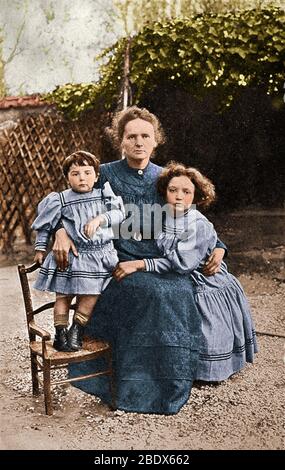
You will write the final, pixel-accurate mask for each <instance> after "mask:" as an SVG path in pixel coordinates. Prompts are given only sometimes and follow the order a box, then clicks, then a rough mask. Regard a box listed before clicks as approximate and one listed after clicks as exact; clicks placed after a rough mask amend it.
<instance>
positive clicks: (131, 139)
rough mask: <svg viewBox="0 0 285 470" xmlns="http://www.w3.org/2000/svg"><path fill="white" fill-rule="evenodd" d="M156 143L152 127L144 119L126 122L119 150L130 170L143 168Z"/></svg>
mask: <svg viewBox="0 0 285 470" xmlns="http://www.w3.org/2000/svg"><path fill="white" fill-rule="evenodd" d="M156 145H157V143H156V140H155V135H154V128H153V125H152V124H151V123H150V122H148V121H145V120H144V119H140V118H137V119H133V120H132V121H129V122H127V124H126V125H125V130H124V134H123V139H122V142H121V149H122V152H123V154H124V155H125V157H126V159H127V161H128V164H129V165H130V167H132V168H144V167H146V165H147V164H148V162H149V159H150V156H151V154H152V152H153V150H154V148H155V147H156Z"/></svg>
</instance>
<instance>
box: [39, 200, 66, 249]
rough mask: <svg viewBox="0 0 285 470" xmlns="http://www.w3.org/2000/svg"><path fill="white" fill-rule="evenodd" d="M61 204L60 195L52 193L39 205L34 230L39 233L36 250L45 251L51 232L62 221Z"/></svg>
mask: <svg viewBox="0 0 285 470" xmlns="http://www.w3.org/2000/svg"><path fill="white" fill-rule="evenodd" d="M61 207H62V206H61V202H60V197H59V194H58V193H50V194H49V195H48V196H46V197H45V198H44V199H43V200H42V201H41V202H40V203H39V205H38V208H37V217H36V219H35V220H34V222H33V224H32V229H33V230H36V231H37V236H36V241H35V249H36V250H39V251H45V250H46V249H47V246H48V242H49V238H50V235H51V232H52V231H53V230H54V229H55V227H56V225H57V224H58V222H59V220H60V219H61Z"/></svg>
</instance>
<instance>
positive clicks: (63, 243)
mask: <svg viewBox="0 0 285 470" xmlns="http://www.w3.org/2000/svg"><path fill="white" fill-rule="evenodd" d="M70 250H72V252H73V254H74V256H78V251H77V250H76V247H75V245H74V243H73V241H72V240H71V239H70V238H69V236H68V235H67V233H66V230H65V229H64V228H60V229H59V230H57V232H56V234H55V242H54V244H53V247H52V251H53V254H54V257H55V261H56V264H57V267H58V269H59V270H60V271H64V270H65V269H66V268H67V266H68V253H69V251H70Z"/></svg>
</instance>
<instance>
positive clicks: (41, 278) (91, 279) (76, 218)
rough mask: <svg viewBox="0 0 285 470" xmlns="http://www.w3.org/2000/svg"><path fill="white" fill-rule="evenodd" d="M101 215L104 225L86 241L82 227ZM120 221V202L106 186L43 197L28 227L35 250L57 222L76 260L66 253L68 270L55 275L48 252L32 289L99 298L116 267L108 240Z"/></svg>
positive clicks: (122, 210) (114, 252)
mask: <svg viewBox="0 0 285 470" xmlns="http://www.w3.org/2000/svg"><path fill="white" fill-rule="evenodd" d="M102 213H103V214H104V216H105V224H103V225H101V226H100V227H99V228H98V229H97V231H96V233H95V234H94V236H93V237H92V239H90V238H87V237H86V235H85V234H84V226H85V225H86V224H87V222H90V221H91V220H92V219H94V218H95V217H96V216H97V215H99V214H102ZM123 218H124V209H123V201H122V199H121V198H120V197H118V196H116V195H115V194H114V192H113V191H112V189H111V187H110V184H109V183H106V184H105V185H104V187H103V188H102V189H93V190H92V191H90V192H88V193H77V192H75V191H73V190H72V189H67V190H65V191H63V192H61V193H51V194H49V195H48V196H47V197H45V198H44V199H43V200H42V201H41V202H40V204H39V206H38V216H37V218H36V219H35V221H34V223H33V225H32V228H33V229H34V230H36V231H37V238H36V243H35V249H36V250H43V251H45V250H46V248H47V245H48V242H49V238H50V235H51V233H52V231H53V230H54V229H55V227H56V225H57V224H58V222H59V221H60V220H61V222H62V224H63V227H64V228H65V230H66V232H67V234H68V235H69V237H70V238H71V239H72V240H73V242H74V244H75V246H76V248H77V250H78V256H74V255H73V253H72V252H70V253H69V266H68V268H67V269H66V270H65V271H59V270H58V269H57V265H56V262H55V259H54V256H53V253H52V251H51V252H49V254H48V255H47V257H46V259H45V260H44V262H43V264H42V266H41V268H40V272H39V275H38V277H37V280H36V282H35V284H34V287H35V288H36V289H39V290H43V291H45V290H47V291H51V292H58V293H63V294H82V295H83V294H90V295H96V294H100V293H101V292H102V291H103V290H104V289H105V288H106V287H107V285H108V284H109V282H110V281H111V279H112V272H113V270H114V268H115V266H116V265H117V263H118V255H117V251H116V250H115V248H114V245H113V241H112V240H113V238H114V230H115V227H116V226H118V225H119V224H120V222H121V221H122V220H123ZM113 229H114V230H113Z"/></svg>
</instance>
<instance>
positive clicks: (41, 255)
mask: <svg viewBox="0 0 285 470" xmlns="http://www.w3.org/2000/svg"><path fill="white" fill-rule="evenodd" d="M46 255H47V254H46V251H39V250H36V253H35V256H34V262H35V263H39V264H43V261H44V259H45V257H46Z"/></svg>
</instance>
